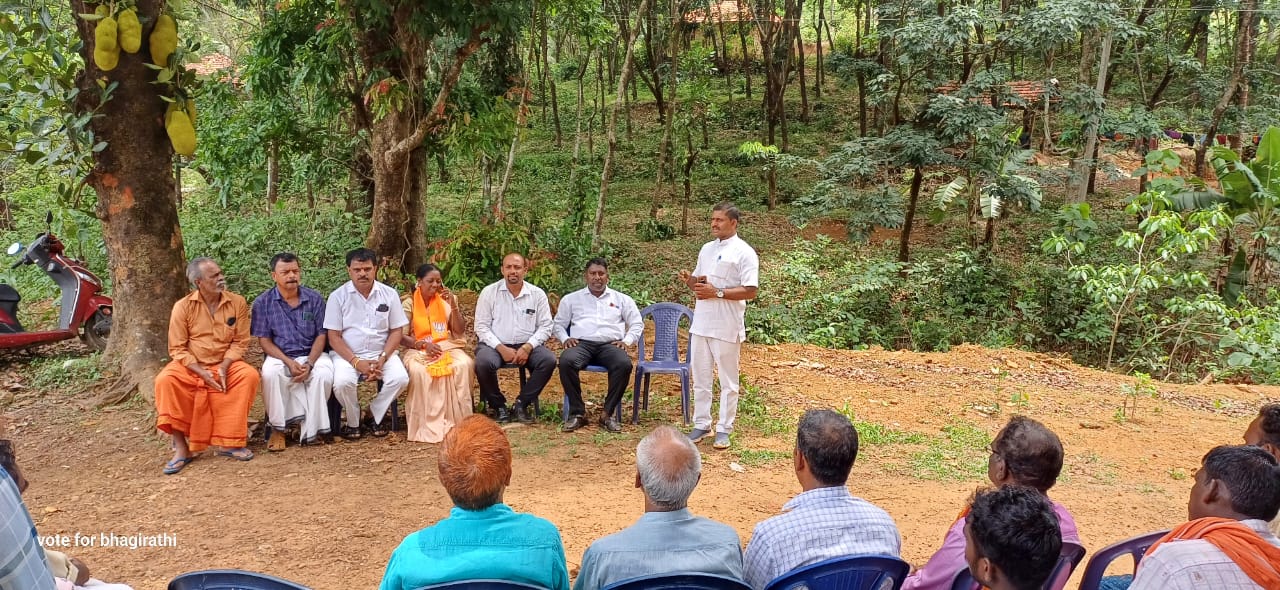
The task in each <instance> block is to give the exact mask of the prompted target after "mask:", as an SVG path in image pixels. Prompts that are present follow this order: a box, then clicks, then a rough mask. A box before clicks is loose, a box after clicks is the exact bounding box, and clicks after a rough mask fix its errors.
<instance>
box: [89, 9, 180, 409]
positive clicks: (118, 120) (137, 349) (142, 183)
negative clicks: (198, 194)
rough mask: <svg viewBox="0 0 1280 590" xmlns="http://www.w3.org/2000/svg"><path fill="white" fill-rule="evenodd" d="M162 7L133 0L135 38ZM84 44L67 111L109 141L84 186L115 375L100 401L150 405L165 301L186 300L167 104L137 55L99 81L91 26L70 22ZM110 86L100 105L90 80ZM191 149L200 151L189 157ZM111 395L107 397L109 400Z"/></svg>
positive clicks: (161, 352) (161, 350)
mask: <svg viewBox="0 0 1280 590" xmlns="http://www.w3.org/2000/svg"><path fill="white" fill-rule="evenodd" d="M163 7H164V2H162V1H160V0H139V1H138V2H137V5H136V9H137V12H138V16H139V17H140V18H141V19H142V22H144V23H147V25H146V26H145V27H144V28H143V38H144V39H145V38H146V36H147V35H150V33H151V28H152V26H153V25H152V23H154V22H155V19H156V17H157V16H159V14H160V12H161V10H162V8H163ZM71 12H72V13H74V14H84V13H93V7H92V6H87V5H86V4H85V3H84V1H83V0H72V2H71ZM75 23H76V29H77V32H78V33H79V34H80V38H81V39H82V40H83V42H84V43H83V45H82V46H81V48H80V56H81V57H82V58H83V59H84V62H85V64H86V66H85V70H84V71H82V72H81V73H80V74H79V75H78V76H77V77H76V86H77V87H78V88H79V90H80V93H79V95H78V96H77V97H76V100H75V104H74V108H75V110H76V111H77V112H79V113H88V112H90V111H92V110H93V109H97V108H99V107H100V110H99V111H98V112H99V113H100V115H101V116H98V117H94V118H93V119H92V120H91V122H90V128H91V129H92V130H93V132H94V135H95V137H96V138H97V139H98V140H100V141H105V142H107V147H106V149H104V150H102V151H100V152H98V153H97V154H96V155H95V156H94V168H93V171H92V172H90V173H89V177H88V178H87V179H86V180H87V183H88V185H89V186H90V187H92V188H93V190H94V192H95V193H97V195H98V205H97V209H96V213H97V215H98V218H99V219H101V220H102V237H103V242H104V243H105V245H106V248H107V257H108V258H109V259H110V265H111V283H112V297H113V299H114V302H115V306H114V310H113V311H114V313H113V314H112V326H111V339H110V342H109V343H108V345H107V350H106V353H105V355H104V356H103V359H102V362H103V365H104V366H105V368H106V369H107V372H108V373H109V374H115V375H118V376H119V380H118V381H117V382H116V387H114V388H113V389H114V392H109V393H108V397H111V398H114V399H117V400H119V399H123V398H124V397H127V396H128V395H129V394H131V393H132V392H133V391H134V390H135V389H136V390H137V391H140V392H141V393H142V395H143V397H145V398H146V399H147V400H148V401H151V400H154V399H155V390H154V388H153V383H152V381H153V379H154V378H155V375H156V374H157V373H158V372H159V371H160V369H161V367H163V366H164V363H165V360H166V357H168V356H169V342H168V328H169V312H170V311H171V309H172V306H173V302H174V301H176V300H178V298H180V297H182V296H183V295H184V294H185V293H186V292H187V280H186V276H185V266H186V260H185V257H184V254H183V245H182V231H181V230H180V229H179V227H178V209H177V206H176V204H175V203H174V198H173V194H174V186H175V185H174V179H173V164H172V161H173V147H172V146H171V144H170V143H169V138H168V136H167V135H166V134H165V130H164V123H163V119H164V112H165V108H166V103H165V102H164V101H162V100H160V96H159V93H158V90H159V89H161V88H163V87H162V86H157V85H155V84H153V82H154V81H155V79H156V72H155V70H152V69H150V68H147V67H146V66H145V65H143V63H144V61H149V59H148V58H149V56H148V54H147V53H146V52H145V51H143V52H139V53H136V54H129V53H123V52H122V53H121V54H120V64H119V65H118V66H117V67H116V69H114V70H112V71H111V72H102V71H100V70H98V68H97V67H96V66H95V65H94V63H93V50H94V34H93V29H94V27H93V25H92V24H91V23H89V22H86V21H85V20H84V19H80V18H76V19H75ZM104 77H105V78H106V79H108V80H110V81H111V82H116V83H118V84H119V86H117V87H116V89H115V91H114V92H113V94H112V97H111V100H110V101H108V102H107V103H106V104H105V105H99V103H98V97H99V96H101V92H100V89H99V87H98V81H99V79H101V78H104ZM197 149H198V148H197ZM112 393H114V394H115V395H112Z"/></svg>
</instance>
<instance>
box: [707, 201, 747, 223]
mask: <svg viewBox="0 0 1280 590" xmlns="http://www.w3.org/2000/svg"><path fill="white" fill-rule="evenodd" d="M711 210H712V211H723V212H724V216H725V217H728V218H729V219H732V220H734V221H739V220H741V219H742V211H739V210H738V206H737V205H734V204H733V203H730V202H729V201H721V202H719V203H716V206H715V207H712V208H711Z"/></svg>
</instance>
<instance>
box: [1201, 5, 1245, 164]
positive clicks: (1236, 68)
mask: <svg viewBox="0 0 1280 590" xmlns="http://www.w3.org/2000/svg"><path fill="white" fill-rule="evenodd" d="M1257 9H1258V0H1242V1H1241V3H1240V11H1239V13H1238V14H1239V15H1240V18H1239V19H1237V22H1236V58H1235V63H1234V64H1232V66H1231V77H1230V78H1228V79H1227V86H1226V87H1225V88H1223V89H1222V96H1221V97H1219V98H1218V102H1217V104H1215V105H1214V106H1213V114H1212V116H1211V117H1210V121H1209V130H1208V131H1206V132H1205V140H1204V141H1202V142H1200V145H1198V146H1196V166H1195V174H1196V176H1203V174H1204V159H1205V152H1207V151H1208V150H1209V142H1211V141H1213V140H1214V137H1216V136H1217V134H1218V125H1220V124H1221V123H1222V115H1223V113H1225V112H1226V110H1227V107H1228V106H1230V105H1231V99H1232V98H1233V97H1235V95H1236V93H1237V92H1238V91H1239V90H1240V86H1241V84H1242V82H1243V80H1244V71H1245V69H1246V68H1248V67H1249V62H1250V61H1251V58H1252V55H1253V54H1252V52H1251V51H1250V49H1251V48H1252V47H1253V42H1252V39H1253V23H1254V22H1255V21H1256V20H1257V19H1256V18H1254V17H1255V16H1256V15H1255V12H1256V11H1257Z"/></svg>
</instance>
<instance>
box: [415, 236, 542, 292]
mask: <svg viewBox="0 0 1280 590" xmlns="http://www.w3.org/2000/svg"><path fill="white" fill-rule="evenodd" d="M511 252H515V253H517V254H520V255H522V256H524V257H525V258H526V259H527V260H529V261H530V262H531V263H532V268H530V269H529V274H528V275H526V276H525V280H527V281H529V282H531V283H533V284H535V285H538V286H540V287H542V288H544V289H554V288H555V285H558V284H559V280H560V279H559V277H560V274H561V273H560V270H559V268H558V267H557V266H556V264H555V261H554V258H551V257H548V256H545V254H544V253H543V252H542V251H541V250H540V249H539V248H538V247H537V246H536V245H535V244H534V241H533V237H532V236H531V235H530V231H529V228H528V226H526V225H523V224H520V223H517V222H516V221H513V220H511V219H510V218H508V219H507V220H504V221H496V222H491V223H467V224H463V225H461V226H459V227H458V228H457V229H456V230H454V232H453V233H452V234H450V235H449V237H448V238H447V239H446V240H445V242H444V244H442V245H441V247H440V248H439V249H438V250H437V253H436V255H435V257H434V258H435V260H436V261H437V262H438V263H439V265H440V269H441V271H442V272H443V274H444V283H445V284H446V285H448V286H449V287H450V288H453V289H470V290H472V291H477V292H478V291H480V290H481V289H483V288H484V287H485V285H488V284H489V283H492V282H494V281H497V280H499V279H500V278H501V277H502V259H503V258H504V257H505V256H506V255H507V254H508V253H511Z"/></svg>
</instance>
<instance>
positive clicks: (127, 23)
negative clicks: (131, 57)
mask: <svg viewBox="0 0 1280 590" xmlns="http://www.w3.org/2000/svg"><path fill="white" fill-rule="evenodd" d="M117 24H118V26H119V29H120V49H123V50H125V51H127V52H129V53H137V52H138V49H139V48H141V47H142V23H139V22H138V13H136V12H134V11H133V9H132V8H130V9H128V10H125V11H124V12H121V13H120V19H119V21H118V23H117Z"/></svg>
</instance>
